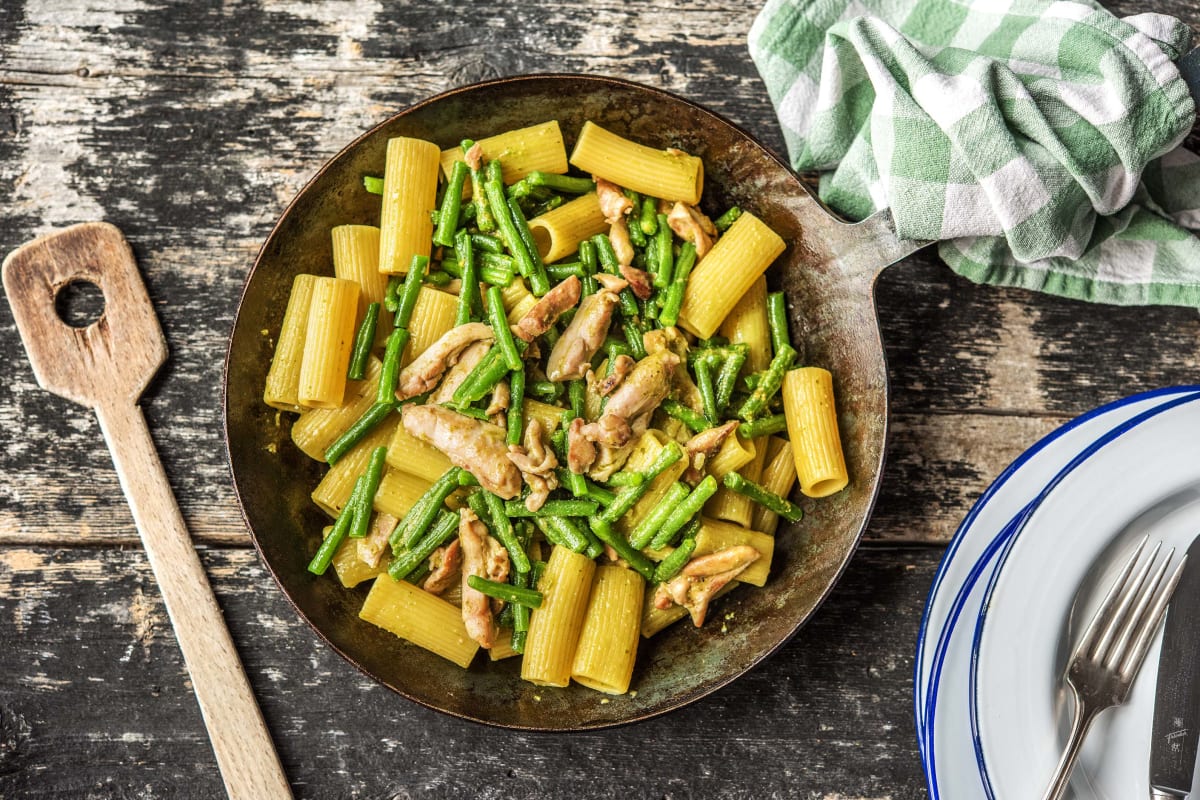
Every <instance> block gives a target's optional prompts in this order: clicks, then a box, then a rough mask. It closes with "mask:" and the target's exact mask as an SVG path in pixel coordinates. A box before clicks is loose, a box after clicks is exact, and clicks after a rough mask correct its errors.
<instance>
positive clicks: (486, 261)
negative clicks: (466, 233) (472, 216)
mask: <svg viewBox="0 0 1200 800" xmlns="http://www.w3.org/2000/svg"><path fill="white" fill-rule="evenodd" d="M471 242H472V244H473V243H474V242H475V240H474V239H471ZM480 259H481V260H480V262H479V263H481V264H483V266H484V267H491V268H492V269H493V270H495V271H503V272H507V273H508V274H509V275H512V274H513V273H514V272H516V270H517V262H516V261H515V260H514V259H513V257H512V256H507V255H505V254H504V253H489V252H487V251H484V252H483V253H482V254H481V255H480Z"/></svg>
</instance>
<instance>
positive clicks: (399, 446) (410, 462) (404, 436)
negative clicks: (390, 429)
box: [387, 425, 454, 483]
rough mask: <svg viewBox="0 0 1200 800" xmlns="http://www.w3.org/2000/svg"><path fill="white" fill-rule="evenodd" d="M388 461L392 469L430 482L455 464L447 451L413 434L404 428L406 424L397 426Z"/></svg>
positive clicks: (389, 449) (389, 446) (388, 452)
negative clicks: (447, 454) (451, 461)
mask: <svg viewBox="0 0 1200 800" xmlns="http://www.w3.org/2000/svg"><path fill="white" fill-rule="evenodd" d="M387 463H388V466H390V467H391V468H392V469H398V470H401V471H403V472H407V473H409V474H410V475H415V476H417V477H419V478H424V479H425V480H427V481H429V482H430V483H432V482H433V481H436V480H437V479H438V478H440V477H442V475H444V474H445V473H446V470H448V469H450V468H451V467H452V466H454V465H453V464H451V463H450V459H449V458H447V457H446V454H445V453H443V452H442V451H441V450H438V449H437V448H436V447H434V446H433V445H431V444H429V443H427V442H423V441H421V440H420V439H418V438H417V437H415V436H413V435H412V434H411V433H409V432H408V431H407V430H405V429H404V425H397V426H396V432H395V433H394V434H393V435H392V441H391V442H390V443H389V444H388V451H387Z"/></svg>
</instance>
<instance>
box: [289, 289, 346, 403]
mask: <svg viewBox="0 0 1200 800" xmlns="http://www.w3.org/2000/svg"><path fill="white" fill-rule="evenodd" d="M358 295H359V288H358V284H357V283H355V282H354V281H347V280H342V279H341V278H317V281H316V284H315V285H314V286H313V293H312V302H311V304H310V305H309V307H308V330H307V333H306V334H305V337H304V356H303V358H302V359H301V361H300V385H299V388H298V389H297V400H298V402H299V403H300V405H302V406H307V407H309V408H336V407H337V406H340V405H341V404H342V399H343V397H344V396H345V393H346V368H347V367H348V366H349V365H350V349H351V348H352V347H353V346H354V333H355V318H356V317H357V315H358Z"/></svg>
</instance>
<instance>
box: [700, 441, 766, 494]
mask: <svg viewBox="0 0 1200 800" xmlns="http://www.w3.org/2000/svg"><path fill="white" fill-rule="evenodd" d="M756 450H757V445H755V444H754V440H753V439H743V438H742V437H741V436H738V435H736V434H735V435H733V436H728V437H726V439H725V441H724V443H722V444H721V449H720V450H718V451H717V452H716V454H715V455H714V456H713V457H712V458H710V459H709V460H708V461H707V462H705V464H704V469H705V470H707V471H708V474H709V475H712V476H713V477H714V478H716V479H717V483H720V482H721V479H722V478H724V477H725V476H726V475H728V474H729V473H730V472H735V471H737V470H739V469H741V468H742V467H744V466H745V465H746V464H749V463H750V462H751V461H753V460H754V454H755V452H756Z"/></svg>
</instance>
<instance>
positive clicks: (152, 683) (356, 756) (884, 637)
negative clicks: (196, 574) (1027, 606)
mask: <svg viewBox="0 0 1200 800" xmlns="http://www.w3.org/2000/svg"><path fill="white" fill-rule="evenodd" d="M939 557H940V553H939V552H937V551H936V550H931V549H925V548H917V549H911V550H885V549H870V550H865V551H863V552H861V553H860V554H859V555H857V556H856V557H855V559H854V561H853V563H852V565H851V567H850V569H849V572H848V573H847V576H846V578H845V580H844V581H843V582H842V583H841V584H840V585H839V587H838V589H837V590H836V591H835V593H834V595H833V596H832V598H831V599H830V600H829V601H828V602H827V604H826V605H825V606H824V607H823V608H822V611H821V613H820V614H819V615H818V616H817V617H816V618H815V619H814V620H813V622H812V624H811V625H809V626H807V627H806V628H805V629H804V630H802V631H801V633H800V635H799V636H798V637H797V638H796V639H795V640H794V641H792V642H791V643H790V644H788V645H786V646H785V647H784V648H783V649H782V650H781V651H780V653H778V654H777V655H776V656H774V657H773V658H771V659H769V660H768V661H766V662H765V663H764V664H763V665H761V666H760V667H759V668H757V669H755V670H753V671H752V672H751V673H750V674H749V675H747V676H745V677H744V678H743V679H741V680H739V681H737V682H735V683H734V684H733V685H731V686H729V687H727V688H726V689H724V690H722V691H721V692H718V693H717V694H716V695H714V696H712V697H710V698H708V699H706V700H704V701H701V702H700V703H697V704H695V705H693V706H690V707H688V708H686V709H683V710H681V711H678V712H675V713H672V714H670V715H668V716H666V717H663V718H659V719H656V720H651V721H649V722H646V723H641V724H638V725H635V726H631V727H626V728H621V729H617V730H613V731H605V732H599V733H587V734H580V735H529V734H520V733H510V732H506V731H501V730H496V729H492V728H486V727H483V726H480V725H475V724H470V723H465V722H461V721H458V720H455V719H451V718H449V717H445V716H443V715H441V714H436V713H434V712H431V711H428V710H426V709H423V708H420V707H418V706H416V705H414V704H412V703H409V702H408V701H406V700H404V699H402V698H400V697H398V696H396V695H394V694H392V693H391V692H389V691H388V690H386V689H384V688H382V687H379V686H377V685H374V684H373V683H372V682H370V681H369V680H367V679H365V678H364V677H362V676H361V675H360V674H359V673H357V672H356V671H355V670H354V669H353V668H352V667H350V666H349V665H348V664H346V663H345V662H344V661H342V660H341V659H340V658H339V657H338V656H337V655H336V654H334V653H333V652H332V650H330V649H329V648H327V647H326V646H325V645H324V644H323V643H321V642H320V641H319V640H317V639H316V637H315V636H314V635H313V634H312V633H311V632H310V631H309V629H308V628H307V626H305V625H304V624H303V623H302V622H300V621H299V619H298V618H297V617H296V616H295V614H294V613H293V612H292V610H291V608H290V607H289V606H288V605H287V604H286V602H285V601H284V599H283V597H282V595H281V594H280V593H279V592H278V590H277V589H276V588H275V586H274V584H273V582H272V580H271V578H270V577H269V575H267V574H266V573H265V572H264V570H263V569H262V568H261V567H260V565H259V563H258V561H257V559H256V558H255V556H254V555H253V553H252V552H251V551H248V550H244V549H232V550H228V549H222V550H216V551H208V552H206V553H205V554H204V562H205V566H206V568H207V571H208V573H209V575H210V579H211V580H212V583H213V585H214V587H215V589H216V592H217V594H218V597H219V598H220V600H221V604H222V606H223V609H224V612H225V616H226V618H227V620H228V622H229V625H230V628H231V630H232V632H233V636H234V639H235V641H236V642H237V643H238V644H239V647H240V650H241V653H242V657H243V660H244V662H245V664H246V669H247V671H248V673H249V674H250V676H251V680H252V681H253V684H254V688H255V691H256V694H257V696H258V698H259V701H260V703H261V705H262V707H263V712H264V714H265V716H266V719H267V722H268V725H269V727H270V729H271V731H272V734H273V736H274V738H275V740H276V742H277V746H278V747H279V750H280V753H281V756H282V758H283V760H284V765H285V769H286V770H287V773H288V776H289V778H290V779H291V781H292V785H293V788H294V790H295V791H296V794H297V796H298V797H302V798H308V797H312V798H329V797H342V798H393V797H404V798H426V797H429V798H432V797H481V798H501V797H504V798H513V799H514V800H522V799H523V798H539V797H580V798H584V797H613V796H622V795H627V796H631V797H728V798H745V800H750V798H755V800H759V799H760V798H785V797H786V798H794V797H803V798H836V797H841V798H848V797H852V798H868V799H874V798H879V799H880V800H883V798H891V800H905V799H906V798H918V797H922V796H923V795H924V792H923V788H922V787H923V779H922V776H921V773H920V766H919V759H918V758H917V753H916V738H915V735H914V731H913V729H912V722H911V713H910V711H909V707H910V703H911V700H910V693H911V680H912V678H911V674H912V657H911V652H910V651H911V649H912V642H914V641H915V640H916V633H917V625H918V621H919V619H920V613H921V608H922V604H923V602H924V598H925V593H926V592H927V591H928V587H929V585H930V583H931V581H932V578H933V571H934V568H935V566H936V564H937V561H938V558H939ZM0 638H2V639H3V640H4V641H5V642H7V643H11V644H10V645H9V646H6V647H4V648H0V797H12V798H17V797H20V798H35V799H36V798H50V797H61V796H71V797H79V798H90V797H114V796H119V797H133V796H140V797H174V798H193V797H194V798H200V797H205V798H208V797H215V796H218V795H219V793H220V783H219V779H218V777H217V775H216V772H215V769H214V762H213V759H212V754H211V751H210V749H209V745H208V743H207V740H206V739H205V737H204V729H203V726H202V724H201V721H200V717H199V714H198V712H197V710H196V707H195V701H194V698H193V696H192V694H191V690H190V688H189V687H188V685H187V681H186V677H185V676H186V673H185V672H184V669H183V665H182V660H181V658H180V655H179V652H178V648H177V646H176V644H175V642H174V640H173V638H172V635H171V628H170V624H169V622H168V620H167V618H166V614H165V612H164V610H163V607H162V603H161V600H160V598H159V596H158V594H157V591H156V589H155V587H154V584H153V577H152V575H151V574H150V571H149V568H148V566H147V565H146V563H145V561H144V559H143V558H142V556H141V554H140V553H138V552H136V551H124V550H114V549H102V550H91V549H87V548H76V549H69V550H54V549H49V548H4V549H0ZM451 668H453V667H451ZM718 719H719V720H721V724H720V736H719V739H718V738H717V737H714V729H713V724H714V720H718ZM597 776H604V779H603V780H602V781H597V780H596V778H597Z"/></svg>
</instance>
